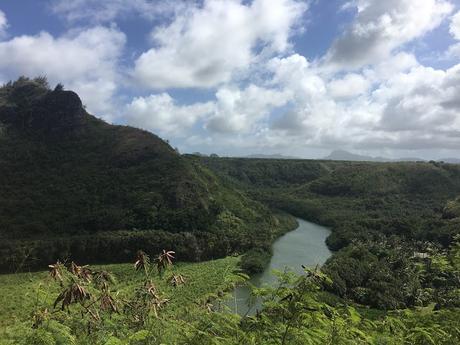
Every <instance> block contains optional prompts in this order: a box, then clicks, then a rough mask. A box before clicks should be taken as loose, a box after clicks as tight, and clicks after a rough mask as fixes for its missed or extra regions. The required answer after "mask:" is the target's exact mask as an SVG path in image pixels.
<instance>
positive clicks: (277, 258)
mask: <svg viewBox="0 0 460 345" xmlns="http://www.w3.org/2000/svg"><path fill="white" fill-rule="evenodd" d="M297 221H298V223H299V226H298V227H297V228H296V229H295V230H293V231H290V232H288V233H287V234H285V235H283V236H281V237H280V238H278V239H277V240H276V241H275V242H274V243H273V247H272V248H273V256H272V258H271V260H270V263H269V264H268V265H267V267H266V268H265V270H264V271H263V272H262V273H259V274H256V275H253V276H252V277H251V279H250V280H249V282H250V283H252V284H253V285H255V286H262V285H264V284H268V285H273V284H274V283H275V282H276V278H275V277H274V276H273V274H272V271H273V270H279V271H283V270H284V269H286V268H287V269H289V270H291V271H294V272H297V273H302V272H303V270H302V266H301V265H304V266H307V267H315V266H316V265H322V264H323V263H324V262H325V261H326V260H327V259H328V258H329V257H330V256H331V252H330V251H329V249H328V248H327V246H326V243H325V241H326V238H327V236H329V234H330V230H329V229H328V228H325V227H323V226H321V225H318V224H315V223H311V222H307V221H305V220H303V219H299V218H298V219H297ZM249 295H250V289H249V288H248V287H246V286H241V287H237V288H236V289H235V290H234V292H233V295H232V297H231V299H230V300H228V302H227V305H228V306H229V307H230V308H231V309H232V310H233V311H234V312H236V313H238V314H240V315H245V314H248V315H251V314H254V313H255V312H256V310H257V309H258V308H260V303H255V304H254V306H253V307H252V308H250V310H248V309H249V307H248V305H247V301H248V298H249Z"/></svg>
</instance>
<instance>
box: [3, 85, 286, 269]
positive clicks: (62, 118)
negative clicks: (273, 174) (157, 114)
mask: <svg viewBox="0 0 460 345" xmlns="http://www.w3.org/2000/svg"><path fill="white" fill-rule="evenodd" d="M0 128H1V132H0V133H1V134H0V157H1V158H0V176H1V177H2V179H1V183H0V238H1V239H2V241H1V244H0V252H1V258H2V259H1V260H0V269H1V270H9V271H11V270H17V269H20V268H22V269H25V268H31V267H32V268H38V267H44V265H46V264H47V263H49V262H51V261H53V260H55V259H57V258H61V259H63V258H65V257H69V256H71V257H73V258H75V259H78V260H82V261H84V262H94V261H99V262H107V261H111V262H117V261H126V260H130V259H131V258H132V256H133V255H134V253H135V252H136V250H137V249H139V246H140V245H141V244H143V245H144V246H146V247H150V249H151V250H152V251H155V250H157V249H158V248H159V247H160V246H162V245H164V244H167V243H173V245H174V247H177V248H178V249H179V248H181V249H182V250H180V251H179V252H180V253H181V254H180V255H181V256H182V258H183V259H187V260H202V259H205V258H212V257H222V256H225V255H228V254H230V253H232V252H235V251H240V252H241V251H244V250H247V249H249V248H252V247H254V246H262V247H269V245H270V243H271V239H272V238H273V236H275V233H276V232H278V231H285V230H283V226H284V225H281V226H280V225H279V224H280V223H279V220H278V219H277V218H276V217H274V216H272V214H271V213H270V212H269V211H268V208H266V207H264V206H263V205H261V204H260V203H259V202H256V201H253V200H251V199H249V198H247V197H246V196H245V195H244V193H241V192H239V191H235V190H233V189H231V188H228V187H227V186H226V185H225V184H223V183H221V182H220V181H219V180H218V179H217V178H216V176H215V175H214V174H213V173H211V172H209V171H208V170H207V169H206V168H205V167H203V166H201V165H200V164H198V163H195V162H190V161H188V160H185V159H184V158H183V157H181V156H180V155H179V154H178V153H177V152H176V151H175V150H174V149H173V148H171V147H170V146H169V144H167V143H166V142H165V141H163V140H162V139H160V138H159V137H157V136H155V135H153V134H151V133H149V132H146V131H143V130H140V129H135V128H132V127H127V126H115V125H109V124H107V123H105V122H103V121H101V120H99V119H97V118H95V117H94V116H92V115H90V114H88V113H87V112H86V111H85V109H84V107H83V106H82V103H81V100H80V98H79V97H78V95H77V94H75V93H74V92H72V91H66V90H64V88H63V86H62V85H58V86H56V88H55V89H53V90H52V89H50V88H49V86H48V83H47V81H46V79H45V78H36V79H28V78H24V77H22V78H20V79H18V80H17V81H15V82H10V83H8V84H6V85H4V86H3V87H1V88H0ZM283 224H284V223H283ZM289 226H292V225H289ZM118 248H119V249H118ZM185 248H187V249H185ZM145 249H148V248H145ZM19 266H21V267H19Z"/></svg>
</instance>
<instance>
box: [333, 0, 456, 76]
mask: <svg viewBox="0 0 460 345" xmlns="http://www.w3.org/2000/svg"><path fill="white" fill-rule="evenodd" d="M351 4H353V6H354V7H355V8H356V10H357V14H356V18H355V20H354V21H353V23H352V24H351V25H350V27H349V28H348V29H347V30H346V31H345V33H344V34H343V35H342V36H341V37H340V38H338V39H337V40H336V41H335V42H334V44H333V45H332V47H331V48H330V50H329V52H328V54H327V60H328V62H329V63H331V64H334V65H338V66H340V67H343V68H358V67H361V66H363V65H367V64H373V63H378V62H380V61H382V60H384V59H385V58H387V57H388V56H389V55H390V54H391V52H392V51H393V50H395V49H396V48H398V47H400V46H401V45H403V44H405V43H407V42H410V41H412V40H414V39H416V38H418V37H421V36H423V35H424V34H426V33H427V32H429V31H430V30H433V29H434V28H436V27H437V26H439V24H440V23H441V22H442V20H443V19H444V18H445V17H446V16H447V15H449V14H450V13H451V12H452V10H453V6H452V4H451V3H450V2H448V1H446V0H417V1H413V0H387V1H381V0H356V1H354V2H352V3H351ZM348 7H351V6H348Z"/></svg>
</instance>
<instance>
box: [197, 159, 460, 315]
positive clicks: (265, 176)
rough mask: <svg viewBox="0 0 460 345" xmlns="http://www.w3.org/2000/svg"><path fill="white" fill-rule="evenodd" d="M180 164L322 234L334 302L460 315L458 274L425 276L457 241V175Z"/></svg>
mask: <svg viewBox="0 0 460 345" xmlns="http://www.w3.org/2000/svg"><path fill="white" fill-rule="evenodd" d="M189 159H190V160H192V161H193V160H199V161H200V162H202V163H203V164H204V165H206V166H207V167H209V169H211V170H212V171H213V172H214V173H215V174H218V175H219V176H221V178H225V179H227V180H228V181H229V183H231V184H233V186H234V188H237V189H244V190H247V191H248V193H249V195H250V196H251V197H252V198H254V199H256V200H258V201H260V202H262V203H264V204H266V205H269V206H270V207H272V208H276V209H280V210H283V211H285V212H288V213H290V214H293V215H295V216H298V217H301V218H304V219H307V220H310V221H316V222H318V223H320V224H323V225H327V226H330V227H331V229H332V234H331V236H330V237H329V238H328V239H327V244H328V246H329V247H330V248H331V249H332V250H335V251H337V253H336V254H334V255H333V256H332V257H331V258H330V259H329V260H328V262H327V263H326V265H325V272H327V273H328V274H329V275H330V276H331V277H332V278H333V281H334V284H333V285H332V286H331V287H330V288H329V290H330V291H332V292H334V293H335V294H337V295H339V296H341V297H344V298H349V299H352V300H354V301H356V302H358V303H362V304H367V305H370V306H372V307H376V308H382V309H395V308H406V307H411V306H426V305H428V304H429V303H436V305H437V306H438V308H440V307H443V306H454V305H455V306H458V305H460V296H458V293H457V292H458V288H459V287H460V281H459V273H458V272H457V273H455V274H451V273H450V274H447V273H436V274H435V273H434V272H432V271H431V268H432V261H433V259H434V258H436V257H438V256H443V255H444V256H446V255H447V253H448V252H449V250H451V249H450V248H451V246H452V244H453V241H454V238H455V237H456V236H458V235H459V234H460V227H459V225H460V218H459V217H458V216H459V215H460V213H458V210H459V209H460V207H459V206H458V205H459V204H458V199H457V196H458V195H460V165H452V164H444V163H437V162H430V163H423V162H420V163H409V162H408V163H371V162H367V163H366V162H338V161H309V160H266V159H242V158H204V157H195V156H189ZM450 271H452V270H450ZM427 272H429V273H427ZM441 277H443V278H441ZM438 279H441V280H442V281H443V283H440V282H439V281H438ZM436 282H437V283H436Z"/></svg>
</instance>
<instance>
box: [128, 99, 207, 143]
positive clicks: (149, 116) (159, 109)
mask: <svg viewBox="0 0 460 345" xmlns="http://www.w3.org/2000/svg"><path fill="white" fill-rule="evenodd" d="M213 110H214V105H213V104H212V103H211V102H207V103H196V104H193V105H178V104H177V103H176V102H175V100H174V99H173V98H172V97H171V96H170V95H169V94H167V93H160V94H153V95H150V96H148V97H136V98H134V99H133V100H132V102H131V103H129V104H128V105H127V107H126V114H127V115H126V119H127V121H128V123H129V124H131V125H134V126H137V127H140V128H144V129H148V130H151V131H153V132H156V133H160V134H162V135H168V136H169V135H175V136H182V135H184V134H185V133H186V131H187V130H190V129H191V128H192V127H193V125H195V124H196V122H197V121H198V120H199V119H201V118H203V117H205V116H207V115H209V114H211V113H212V112H213Z"/></svg>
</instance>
